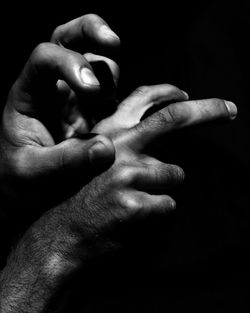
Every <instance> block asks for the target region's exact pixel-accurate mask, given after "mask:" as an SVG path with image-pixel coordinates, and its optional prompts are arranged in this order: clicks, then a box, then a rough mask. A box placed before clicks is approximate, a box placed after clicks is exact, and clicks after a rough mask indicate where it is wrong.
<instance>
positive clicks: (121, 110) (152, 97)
mask: <svg viewBox="0 0 250 313" xmlns="http://www.w3.org/2000/svg"><path fill="white" fill-rule="evenodd" d="M184 100H188V95H187V93H186V92H185V91H183V90H181V89H179V88H177V87H175V86H173V85H169V84H162V85H155V86H142V87H139V88H137V89H136V90H135V91H134V92H133V93H132V94H131V95H130V96H129V97H128V98H126V99H125V100H124V101H122V103H121V104H120V105H119V107H118V109H117V111H116V112H115V113H114V114H113V115H112V116H110V117H109V118H108V122H106V123H105V129H102V131H104V132H105V134H107V135H110V134H112V133H114V130H116V129H120V128H131V127H133V126H135V125H137V124H138V123H140V121H141V119H142V117H143V116H144V114H145V113H146V112H147V111H148V110H149V109H150V108H153V107H155V109H156V108H157V107H160V106H161V105H163V104H164V103H165V104H166V102H169V101H184ZM103 125H104V123H102V125H98V126H97V127H98V128H97V129H95V130H94V131H96V132H99V131H100V129H101V128H103Z"/></svg>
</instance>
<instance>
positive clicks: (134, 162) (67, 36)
mask: <svg viewBox="0 0 250 313" xmlns="http://www.w3.org/2000/svg"><path fill="white" fill-rule="evenodd" d="M88 18H89V17H88ZM92 19H93V16H92ZM94 20H95V23H94V25H92V26H91V27H90V26H86V25H89V24H88V23H87V24H86V23H85V22H84V23H83V25H84V30H85V31H87V30H89V31H90V33H91V34H92V35H93V31H94V29H95V27H97V28H98V26H96V16H94ZM80 21H81V22H80V25H82V24H81V23H82V20H81V19H80ZM84 21H85V20H84ZM78 23H79V20H76V21H73V22H70V24H69V25H70V27H69V25H68V24H66V26H65V25H64V26H63V27H61V28H58V29H57V30H56V31H55V33H54V35H53V36H52V41H53V42H55V43H56V44H55V43H53V44H43V45H40V46H39V47H38V48H37V49H36V50H35V51H34V52H33V54H32V56H31V58H30V59H29V61H28V63H27V64H26V67H25V69H24V71H23V73H22V74H21V76H20V77H19V79H18V80H17V82H16V84H15V85H14V87H13V89H12V91H11V93H10V96H9V100H8V103H7V105H6V109H5V112H4V118H3V127H2V142H1V147H3V148H4V149H3V148H2V154H4V156H3V160H4V162H5V163H4V164H5V167H6V173H7V171H9V172H10V173H12V175H13V178H14V179H13V181H14V180H16V179H17V177H20V180H19V182H22V184H23V183H26V182H27V180H28V181H29V180H30V181H33V182H36V186H35V187H36V188H40V186H39V180H40V177H45V178H46V179H45V180H47V181H48V177H53V175H54V173H56V172H57V171H58V170H60V169H62V168H63V169H64V170H65V168H67V169H72V168H73V169H77V170H78V174H79V173H81V175H82V176H86V171H87V167H88V166H89V163H88V161H86V159H88V160H89V158H88V157H90V160H91V162H92V164H94V165H95V167H92V168H91V169H92V177H93V176H95V177H94V178H93V179H92V180H90V181H89V182H88V183H87V184H86V185H85V186H84V187H82V188H81V189H80V190H79V191H78V192H77V193H75V194H74V195H73V196H72V197H71V198H69V199H68V200H65V201H64V202H62V203H61V204H60V205H57V206H55V207H54V208H52V209H50V210H48V211H47V212H46V213H45V214H43V215H42V216H41V217H40V218H39V219H38V220H37V221H36V222H35V223H34V224H33V225H31V227H30V228H29V229H28V230H27V232H26V233H25V234H24V236H23V237H22V239H21V240H20V241H19V243H18V245H17V246H16V248H15V249H13V251H12V253H11V255H10V256H9V258H8V261H7V265H6V267H5V269H4V270H3V271H2V273H1V278H0V299H1V304H0V311H1V312H46V311H48V310H51V311H56V309H55V308H54V307H53V299H54V297H55V296H56V295H57V294H59V295H60V292H61V290H62V288H63V286H65V285H66V286H67V282H68V280H69V279H70V278H71V277H72V275H74V274H75V273H76V272H78V271H79V270H88V264H89V263H92V261H94V260H96V259H98V258H99V257H100V256H102V255H105V254H106V253H108V252H112V251H115V250H116V249H118V248H121V247H122V243H121V242H120V238H119V228H120V227H129V225H130V223H131V222H138V223H139V222H140V220H142V219H147V218H150V217H152V216H154V215H165V214H168V213H170V212H171V211H173V210H174V209H175V201H174V199H172V198H171V197H170V196H169V195H168V192H167V191H168V190H169V189H170V188H173V187H174V186H176V185H178V184H180V183H181V182H182V181H183V178H184V173H183V170H182V169H181V168H179V167H178V166H176V165H173V164H166V163H163V162H161V161H159V160H157V159H155V158H154V157H153V156H152V155H150V153H149V152H148V151H149V150H150V147H151V145H152V144H153V143H154V142H155V140H160V141H161V140H162V143H163V144H167V141H166V140H167V134H168V133H169V132H172V131H175V130H178V129H180V128H182V127H187V126H192V125H195V124H199V123H204V122H208V121H214V120H217V119H232V118H234V117H235V116H236V107H235V106H234V105H233V104H230V103H226V102H225V101H223V100H220V99H208V100H198V101H187V100H188V98H187V95H186V94H185V93H183V91H181V90H180V89H178V88H177V87H174V86H171V85H167V84H165V85H158V86H144V87H140V88H138V89H137V90H136V91H135V92H134V93H133V94H132V95H131V96H129V97H128V98H127V99H125V100H124V101H123V102H122V103H121V104H120V105H119V106H118V108H117V110H116V112H115V113H114V114H112V115H111V116H109V117H107V118H106V119H103V120H101V121H99V122H98V123H97V124H95V123H94V124H95V126H94V127H91V128H87V129H85V128H84V127H85V126H86V125H87V124H88V125H90V124H91V120H93V119H95V117H92V118H91V119H90V121H87V119H88V117H89V115H88V114H87V115H86V116H85V115H83V114H82V113H81V112H80V110H79V111H77V114H76V115H74V114H72V115H73V116H77V118H76V119H78V118H79V116H80V118H81V120H82V121H83V123H82V124H81V123H80V125H81V126H83V127H82V128H81V126H80V127H79V128H75V130H74V131H73V133H72V132H71V130H72V127H73V126H72V125H75V124H74V122H73V124H71V125H70V126H71V128H70V127H69V128H68V129H67V130H66V133H64V135H63V136H64V137H62V138H59V139H58V141H60V140H62V141H61V142H60V143H57V140H56V139H57V136H56V135H55V134H54V135H52V134H51V133H50V132H49V131H48V129H47V128H46V127H44V126H45V125H44V124H43V123H42V122H41V121H44V120H43V118H41V116H43V115H42V114H41V115H40V108H41V104H40V103H37V102H36V101H35V100H36V99H37V98H36V97H34V94H35V95H37V93H38V94H39V92H40V94H39V95H42V93H41V90H40V86H43V88H44V87H45V86H46V87H47V86H49V87H48V89H49V88H50V87H51V86H52V85H51V80H52V81H53V82H54V83H53V84H54V85H55V82H56V83H57V87H58V86H59V87H58V88H59V91H58V92H59V93H60V92H61V91H62V94H69V93H70V94H71V95H72V97H73V98H74V101H73V103H74V104H73V107H74V109H73V111H74V110H75V108H76V107H78V106H79V103H78V101H80V100H78V98H77V97H78V94H79V93H81V92H82V89H84V95H86V94H88V96H89V95H92V90H89V86H86V85H81V82H80V80H79V75H78V74H76V73H79V71H78V72H77V71H75V66H74V64H76V66H77V69H79V68H80V66H81V65H82V64H83V65H84V66H88V65H87V63H86V62H85V60H84V61H83V59H82V57H80V56H79V55H78V54H77V53H72V52H69V51H68V50H66V49H65V48H64V47H62V46H67V45H72V44H74V47H76V48H75V49H79V45H80V47H81V37H79V31H76V32H75V29H79V28H78V26H79V24H78ZM72 24H73V26H74V27H73V28H71V27H72ZM97 24H98V23H97ZM75 25H78V26H75ZM89 27H90V28H89ZM72 29H73V30H72ZM80 29H82V28H81V27H80ZM94 34H96V33H95V32H94ZM93 37H95V36H94V35H93ZM71 38H75V39H74V40H73V43H72V40H71ZM78 38H80V40H78ZM94 39H95V38H94ZM92 43H93V42H92ZM104 43H106V42H105V41H104ZM67 48H68V47H67ZM108 50H109V49H108ZM87 57H88V58H89V57H90V58H92V57H93V55H91V56H89V55H88V56H87ZM97 58H99V57H97ZM62 60H64V62H62ZM81 62H82V63H81ZM111 72H112V70H111ZM113 76H115V75H113ZM58 79H59V80H61V81H59V82H57V80H58ZM25 88H27V89H25ZM70 88H71V90H70ZM93 88H94V89H98V88H99V87H96V86H95V87H93ZM46 90H47V89H46ZM95 92H96V90H95V91H94V92H93V93H95ZM46 97H47V99H50V94H49V93H48V94H46ZM76 98H77V99H76ZM70 99H72V98H70ZM88 99H90V98H89V97H88ZM39 100H40V98H39ZM81 101H82V98H81ZM166 101H171V102H175V101H179V102H178V103H172V104H170V105H168V106H166V107H164V108H163V109H161V110H158V111H157V112H156V113H154V114H153V115H151V116H149V117H148V118H146V119H143V120H142V118H143V115H144V113H145V112H146V111H147V110H148V109H149V108H150V107H152V106H155V107H156V108H157V105H159V108H160V107H161V105H162V104H164V103H165V102H166ZM39 102H40V101H39ZM68 103H71V102H70V101H69V102H68ZM69 107H71V108H72V106H71V105H69ZM43 108H44V109H45V113H46V112H47V111H48V107H47V102H44V107H43ZM37 110H38V111H37ZM42 111H43V110H42ZM67 112H68V115H67V116H69V117H72V115H71V113H70V112H71V111H70V110H69V111H67ZM74 112H75V111H74ZM73 120H74V119H73ZM96 120H98V118H97V119H96ZM7 121H8V123H7ZM56 122H57V121H56V120H55V123H56ZM95 122H96V121H95ZM66 124H69V123H66ZM20 125H22V126H23V127H20ZM84 125H85V126H84ZM92 126H93V125H92ZM66 128H67V125H66ZM73 128H74V127H73ZM64 129H65V127H63V128H62V129H61V130H64ZM89 130H91V132H92V133H94V134H95V133H98V134H100V135H99V136H98V137H97V138H98V141H101V142H102V144H101V146H100V144H99V145H98V146H95V150H94V151H93V150H92V151H90V150H89V149H88V148H89V146H88V143H89V141H91V140H92V141H93V139H90V140H87V141H86V140H82V139H79V138H74V137H75V136H76V135H78V134H79V133H80V135H84V134H85V133H86V131H89ZM51 131H53V132H54V129H52V130H51ZM76 133H77V134H76ZM60 134H61V133H60ZM59 137H60V136H59ZM94 138H96V137H94ZM103 144H104V147H103ZM62 146H63V148H62ZM79 147H80V148H79ZM86 150H87V151H88V153H87V152H86ZM114 150H115V159H114ZM107 151H108V152H107ZM110 151H111V153H109V152H110ZM62 156H63V166H62V163H61V162H62ZM87 156H88V157H87ZM110 156H111V157H110ZM79 158H80V159H79ZM58 159H59V160H60V161H59V162H58V161H57V160H58ZM98 160H101V161H102V162H100V163H101V164H103V161H108V162H107V163H105V162H104V163H105V164H106V168H105V169H104V168H103V166H102V165H101V169H100V167H99V166H98V165H100V164H98V162H97V161H98ZM110 160H111V162H110ZM112 162H113V163H112ZM37 164H39V166H38V167H37ZM51 164H52V165H51ZM51 166H52V168H51ZM54 166H58V168H54ZM93 170H94V174H95V175H93ZM4 171H5V170H4ZM100 172H102V174H100ZM64 173H65V172H64ZM5 175H6V174H5ZM3 176H4V175H3ZM37 182H38V183H37ZM9 188H10V189H11V188H12V185H11V184H10V185H9ZM38 191H39V189H38ZM11 192H13V193H14V194H15V192H16V189H15V188H13V189H12V191H11ZM44 194H46V190H45V191H44V193H43V196H44ZM36 201H37V200H36ZM35 206H36V205H34V209H35Z"/></svg>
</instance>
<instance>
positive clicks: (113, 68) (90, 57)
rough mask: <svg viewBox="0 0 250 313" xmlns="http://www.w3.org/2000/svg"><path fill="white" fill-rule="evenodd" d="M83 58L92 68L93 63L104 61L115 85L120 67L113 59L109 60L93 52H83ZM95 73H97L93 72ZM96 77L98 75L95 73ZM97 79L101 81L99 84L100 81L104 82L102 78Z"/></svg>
mask: <svg viewBox="0 0 250 313" xmlns="http://www.w3.org/2000/svg"><path fill="white" fill-rule="evenodd" d="M84 58H85V59H86V60H87V61H88V62H89V63H90V64H91V66H92V67H93V68H94V69H95V64H97V63H105V64H106V65H107V67H108V69H109V71H110V73H111V76H112V78H113V82H114V84H115V86H117V84H118V80H119V75H120V69H119V66H118V65H117V63H116V62H114V61H113V60H111V59H109V58H107V57H104V56H101V55H96V54H93V53H85V54H84ZM95 74H96V75H97V73H95ZM97 77H98V75H97ZM98 78H99V77H98ZM99 81H100V82H101V84H102V82H104V83H105V80H104V79H100V78H99Z"/></svg>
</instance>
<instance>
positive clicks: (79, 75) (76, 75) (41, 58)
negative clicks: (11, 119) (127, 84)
mask: <svg viewBox="0 0 250 313" xmlns="http://www.w3.org/2000/svg"><path fill="white" fill-rule="evenodd" d="M59 79H62V80H64V81H65V82H66V83H67V84H68V85H69V86H70V87H71V88H72V89H73V90H74V91H76V92H78V93H84V94H85V93H88V94H89V93H90V94H92V93H97V92H99V91H100V83H99V81H98V79H97V78H96V76H95V74H94V72H93V69H92V67H91V65H90V64H89V63H88V61H87V60H86V59H85V58H84V57H83V56H82V55H81V54H79V53H76V52H73V51H70V50H67V49H65V48H62V47H59V46H57V45H55V44H52V43H43V44H40V45H39V46H37V48H36V49H35V50H34V51H33V53H32V55H31V57H30V58H29V60H28V62H27V63H26V65H25V67H24V69H23V71H22V73H21V75H20V76H19V78H18V79H17V81H16V83H15V84H14V86H13V93H12V94H13V97H19V96H20V95H22V94H24V95H25V96H26V95H29V96H30V99H25V101H22V100H23V99H19V100H21V101H14V103H15V104H16V106H17V109H19V111H22V113H26V114H27V113H32V112H33V111H34V110H35V109H36V108H35V107H34V101H32V100H33V99H34V97H36V98H37V99H39V97H41V98H42V96H43V95H44V94H45V93H44V91H45V90H46V91H47V92H48V91H50V90H53V88H55V86H56V82H57V81H58V80H59ZM19 90H20V91H22V93H20V92H18V91H19ZM29 100H30V101H29ZM46 100H47V101H44V103H43V105H44V104H46V102H49V101H48V100H50V99H46ZM40 102H41V101H40Z"/></svg>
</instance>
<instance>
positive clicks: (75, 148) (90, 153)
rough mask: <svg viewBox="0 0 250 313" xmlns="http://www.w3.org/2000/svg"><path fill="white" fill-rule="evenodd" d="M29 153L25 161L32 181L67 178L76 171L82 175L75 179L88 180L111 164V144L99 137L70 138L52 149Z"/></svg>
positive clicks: (113, 154)
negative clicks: (54, 177) (63, 175)
mask: <svg viewBox="0 0 250 313" xmlns="http://www.w3.org/2000/svg"><path fill="white" fill-rule="evenodd" d="M32 150H33V151H32ZM32 150H29V152H28V154H29V155H26V159H27V160H29V168H32V171H31V172H32V173H33V175H35V176H36V177H37V176H43V177H44V176H53V175H58V174H60V175H61V174H64V173H69V174H70V173H76V172H77V171H79V170H81V171H82V172H79V173H78V175H86V176H90V175H94V174H96V173H101V172H103V171H104V170H106V169H107V168H109V167H110V166H111V164H112V163H113V162H114V160H115V148H114V145H113V142H112V141H111V140H110V139H108V138H107V137H105V136H101V135H96V136H95V137H93V138H91V139H88V140H84V139H79V138H71V139H67V140H65V141H63V142H61V143H59V144H58V145H55V146H53V147H39V148H35V150H36V151H34V148H32ZM31 154H32V155H31Z"/></svg>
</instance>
